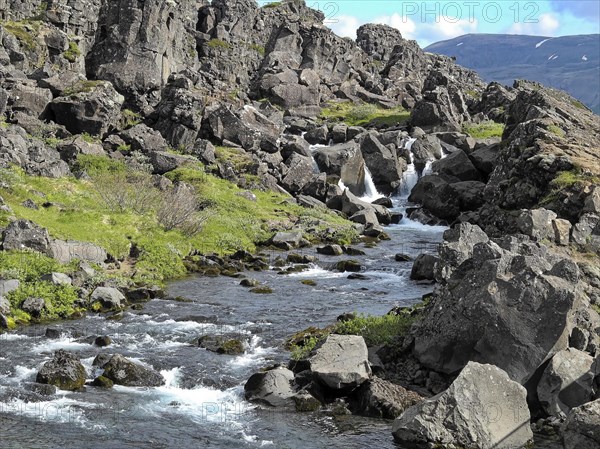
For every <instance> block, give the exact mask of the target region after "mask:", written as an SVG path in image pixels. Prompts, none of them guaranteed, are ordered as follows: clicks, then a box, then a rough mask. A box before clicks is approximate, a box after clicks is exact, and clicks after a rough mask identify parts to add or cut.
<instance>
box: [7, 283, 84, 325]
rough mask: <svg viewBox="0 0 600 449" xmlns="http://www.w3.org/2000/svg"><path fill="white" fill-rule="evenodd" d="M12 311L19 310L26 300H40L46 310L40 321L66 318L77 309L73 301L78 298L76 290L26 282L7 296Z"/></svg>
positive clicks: (62, 286) (70, 287)
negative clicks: (43, 301) (42, 301)
mask: <svg viewBox="0 0 600 449" xmlns="http://www.w3.org/2000/svg"><path fill="white" fill-rule="evenodd" d="M7 298H8V300H9V301H10V303H11V306H12V308H13V309H15V310H16V309H20V308H21V306H22V305H23V302H24V301H25V300H26V299H27V298H42V299H44V300H45V302H46V308H45V309H44V311H43V312H42V316H41V318H42V319H57V318H67V317H69V316H71V315H72V314H73V313H74V312H75V311H76V310H77V309H76V307H75V305H74V304H75V301H77V300H78V299H79V298H78V296H77V290H76V288H75V287H73V286H71V285H54V284H52V283H50V282H41V281H38V282H27V283H23V284H21V285H20V286H19V288H18V289H17V290H15V291H12V292H10V293H8V294H7Z"/></svg>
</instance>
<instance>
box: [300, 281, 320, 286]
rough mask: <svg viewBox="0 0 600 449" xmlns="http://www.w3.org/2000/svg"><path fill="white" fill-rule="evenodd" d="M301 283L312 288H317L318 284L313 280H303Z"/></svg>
mask: <svg viewBox="0 0 600 449" xmlns="http://www.w3.org/2000/svg"><path fill="white" fill-rule="evenodd" d="M300 283H301V284H304V285H310V286H312V287H315V286H316V285H317V283H316V282H315V281H313V280H312V279H302V280H301V281H300Z"/></svg>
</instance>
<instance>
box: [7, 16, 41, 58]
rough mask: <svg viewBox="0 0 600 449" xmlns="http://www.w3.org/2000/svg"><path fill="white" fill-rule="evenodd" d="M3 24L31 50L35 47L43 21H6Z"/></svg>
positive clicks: (25, 47) (26, 48)
mask: <svg viewBox="0 0 600 449" xmlns="http://www.w3.org/2000/svg"><path fill="white" fill-rule="evenodd" d="M2 26H3V27H4V29H5V30H6V31H8V32H9V33H10V34H12V35H13V36H15V37H16V38H17V40H18V41H19V42H20V43H21V45H22V46H23V47H24V49H25V50H30V51H31V50H34V49H35V47H36V38H37V36H38V33H39V31H40V28H41V22H39V21H33V20H20V21H18V22H14V21H6V22H4V23H2Z"/></svg>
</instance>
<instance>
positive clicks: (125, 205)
mask: <svg viewBox="0 0 600 449" xmlns="http://www.w3.org/2000/svg"><path fill="white" fill-rule="evenodd" d="M93 179H94V181H93V182H94V187H95V188H96V192H97V193H98V196H99V197H100V199H101V200H102V202H103V203H104V204H105V205H106V207H107V208H108V209H109V210H110V211H113V212H125V211H127V210H133V211H134V212H136V213H138V214H140V215H144V214H147V213H149V212H151V211H153V210H155V209H156V208H157V207H158V203H159V201H160V191H159V190H158V189H156V188H155V187H154V185H153V183H152V178H151V176H150V175H149V174H148V173H145V172H137V171H133V170H128V171H124V172H116V173H103V174H99V175H96V176H94V178H93Z"/></svg>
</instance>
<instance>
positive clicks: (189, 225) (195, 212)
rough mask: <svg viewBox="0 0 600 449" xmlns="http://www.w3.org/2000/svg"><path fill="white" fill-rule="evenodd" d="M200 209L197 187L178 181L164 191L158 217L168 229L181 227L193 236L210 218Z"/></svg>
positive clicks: (180, 228)
mask: <svg viewBox="0 0 600 449" xmlns="http://www.w3.org/2000/svg"><path fill="white" fill-rule="evenodd" d="M200 209H201V208H200V201H199V200H198V197H197V195H196V191H195V189H194V188H193V187H192V186H190V185H189V184H186V183H184V182H178V183H176V184H175V186H174V187H173V188H172V189H170V190H168V191H166V192H164V193H163V197H162V201H161V203H160V206H159V208H158V210H157V213H156V217H157V220H158V222H159V223H160V225H161V226H163V227H164V228H165V229H166V230H167V231H171V230H173V229H179V230H180V231H182V232H183V233H184V234H186V235H190V236H191V235H195V234H197V233H198V232H200V230H201V229H202V225H203V224H204V222H205V221H206V220H207V219H208V215H207V214H206V213H201V211H200Z"/></svg>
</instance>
